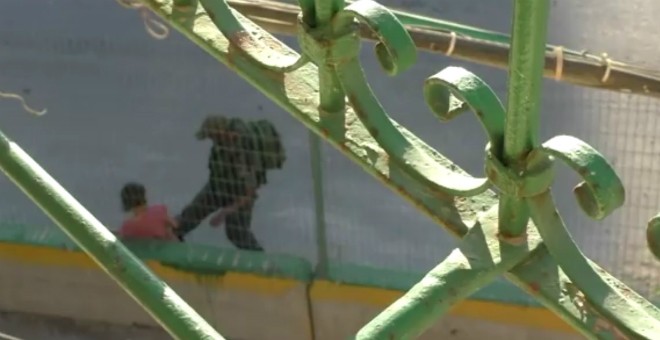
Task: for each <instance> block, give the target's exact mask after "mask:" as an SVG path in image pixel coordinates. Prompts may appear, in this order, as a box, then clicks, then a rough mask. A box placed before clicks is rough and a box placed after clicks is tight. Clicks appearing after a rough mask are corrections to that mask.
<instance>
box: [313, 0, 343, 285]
mask: <svg viewBox="0 0 660 340" xmlns="http://www.w3.org/2000/svg"><path fill="white" fill-rule="evenodd" d="M311 1H312V0H308V1H304V2H303V3H306V4H305V6H303V7H310V6H311ZM313 1H314V18H313V19H314V20H313V21H314V25H315V26H317V25H327V24H328V22H330V20H332V17H333V16H334V15H335V14H336V13H337V12H338V11H339V10H341V9H342V8H343V7H344V1H343V0H313ZM303 10H304V8H303ZM310 14H311V13H310ZM310 19H311V18H310ZM310 21H311V20H310ZM317 66H318V67H319V88H320V90H321V91H320V93H319V97H320V98H319V109H320V114H321V121H322V122H323V121H324V120H326V119H327V118H335V117H333V116H336V115H343V114H344V111H345V108H346V94H345V93H344V90H343V89H342V87H341V84H340V83H339V79H338V78H337V75H336V73H335V72H334V70H333V68H332V66H331V65H317ZM330 125H331V126H332V124H330ZM335 125H336V124H335ZM342 125H343V124H342ZM332 133H336V131H334V130H333V131H332ZM309 142H310V152H311V161H312V177H313V180H314V201H315V207H316V244H317V254H318V256H317V258H318V260H317V262H318V263H317V268H316V272H317V275H318V276H319V277H324V276H326V275H327V270H328V247H327V239H326V229H325V207H324V202H323V175H322V170H321V142H320V139H319V137H318V136H316V135H315V134H314V133H313V132H310V134H309Z"/></svg>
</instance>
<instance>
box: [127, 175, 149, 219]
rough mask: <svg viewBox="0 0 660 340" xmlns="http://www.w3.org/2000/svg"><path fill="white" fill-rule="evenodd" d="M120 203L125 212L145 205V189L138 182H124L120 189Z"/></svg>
mask: <svg viewBox="0 0 660 340" xmlns="http://www.w3.org/2000/svg"><path fill="white" fill-rule="evenodd" d="M121 205H122V209H124V211H125V212H128V211H131V210H133V209H135V208H139V207H142V206H145V205H147V191H146V190H145V189H144V186H143V185H142V184H140V183H135V182H131V183H126V184H125V185H124V187H123V188H122V189H121Z"/></svg>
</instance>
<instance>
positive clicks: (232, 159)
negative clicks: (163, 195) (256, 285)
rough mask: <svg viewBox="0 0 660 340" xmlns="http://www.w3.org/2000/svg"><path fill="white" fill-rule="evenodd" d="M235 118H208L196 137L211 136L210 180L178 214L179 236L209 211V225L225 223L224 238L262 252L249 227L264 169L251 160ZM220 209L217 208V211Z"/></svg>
mask: <svg viewBox="0 0 660 340" xmlns="http://www.w3.org/2000/svg"><path fill="white" fill-rule="evenodd" d="M245 132H246V131H245V125H244V123H243V121H242V120H240V119H238V118H227V117H222V116H212V117H207V118H206V119H205V120H204V122H203V123H202V126H201V128H200V130H199V131H198V132H197V134H196V137H197V139H199V140H204V139H207V138H208V139H211V141H212V142H213V146H212V147H211V153H210V156H209V162H208V168H209V180H208V182H207V183H206V185H204V187H203V188H202V190H201V191H200V192H199V193H198V194H197V195H196V196H195V197H194V198H193V200H192V202H190V203H189V204H188V205H187V206H186V207H184V209H183V210H182V212H181V214H180V215H179V216H178V223H179V226H178V228H177V229H175V232H176V233H177V236H178V237H179V239H181V240H182V241H183V238H184V237H185V235H186V234H187V233H189V232H191V231H192V230H194V229H195V228H196V227H197V226H198V225H199V224H200V223H201V222H202V221H203V220H204V219H206V218H207V217H208V216H209V215H210V214H212V213H214V212H216V211H217V213H216V214H215V215H214V216H213V217H212V218H211V221H210V223H211V225H212V226H218V225H220V224H222V223H223V222H224V224H225V232H226V235H227V238H228V239H229V241H230V242H231V243H233V244H234V245H235V246H236V247H237V248H239V249H245V250H254V251H263V248H262V247H261V245H260V244H259V242H258V241H257V239H256V238H255V236H254V234H253V233H252V231H251V230H250V223H251V221H252V209H253V207H254V202H255V200H256V199H257V188H258V187H259V186H260V185H262V184H264V183H265V170H263V169H260V167H259V166H258V165H257V164H255V163H256V162H254V161H252V160H251V159H252V157H251V154H250V153H251V152H252V153H254V152H255V151H256V150H254V148H253V146H252V145H250V144H251V143H249V138H246V136H245V135H244V134H245ZM218 210H219V211H218Z"/></svg>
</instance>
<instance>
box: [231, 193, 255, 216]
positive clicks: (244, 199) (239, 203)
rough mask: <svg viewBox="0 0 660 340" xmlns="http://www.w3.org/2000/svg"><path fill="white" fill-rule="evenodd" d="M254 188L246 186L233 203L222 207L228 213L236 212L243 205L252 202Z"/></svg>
mask: <svg viewBox="0 0 660 340" xmlns="http://www.w3.org/2000/svg"><path fill="white" fill-rule="evenodd" d="M256 192H257V191H256V189H254V188H248V189H247V190H246V193H245V195H243V196H241V197H239V198H238V199H237V200H236V201H235V202H234V204H232V205H230V206H228V207H226V208H224V209H223V210H224V211H227V212H228V213H232V212H236V211H238V209H240V208H242V207H244V206H245V205H247V204H249V203H252V201H254V196H255V194H256Z"/></svg>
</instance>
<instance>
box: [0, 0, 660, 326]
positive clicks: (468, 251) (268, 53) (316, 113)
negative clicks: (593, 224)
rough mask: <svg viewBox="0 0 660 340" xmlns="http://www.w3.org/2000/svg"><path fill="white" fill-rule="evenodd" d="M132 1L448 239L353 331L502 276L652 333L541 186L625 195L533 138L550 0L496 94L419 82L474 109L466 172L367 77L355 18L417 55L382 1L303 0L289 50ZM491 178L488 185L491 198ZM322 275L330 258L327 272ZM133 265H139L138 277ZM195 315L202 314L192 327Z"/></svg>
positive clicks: (79, 230)
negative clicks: (501, 93) (479, 156)
mask: <svg viewBox="0 0 660 340" xmlns="http://www.w3.org/2000/svg"><path fill="white" fill-rule="evenodd" d="M143 2H144V3H145V4H146V5H147V6H149V7H150V8H151V9H152V10H154V12H156V13H157V14H158V15H160V16H161V17H163V18H164V19H165V20H167V21H168V22H169V23H170V24H171V25H172V26H174V27H175V28H176V29H178V30H180V31H181V32H182V33H183V34H184V35H185V36H187V37H188V38H190V39H191V40H192V41H193V42H195V43H196V44H198V45H199V46H200V47H202V48H203V49H204V50H206V51H207V52H209V53H210V54H211V55H213V56H214V57H216V58H217V59H219V60H220V61H221V62H223V63H225V64H226V65H227V66H228V67H230V68H231V69H233V70H235V71H236V72H237V73H239V74H240V75H241V76H243V77H244V78H245V79H246V80H247V81H249V82H250V83H251V84H252V85H254V86H255V88H257V89H259V90H260V91H262V92H263V93H264V94H266V95H267V96H268V97H269V98H271V99H272V100H273V101H274V102H275V103H277V104H279V105H280V106H282V107H283V108H284V109H285V110H287V111H288V112H290V113H291V114H292V115H293V116H294V117H295V118H297V119H298V120H300V121H301V122H302V123H303V124H305V125H306V126H307V127H308V128H309V129H310V130H311V131H313V132H314V133H316V134H317V135H319V136H321V137H323V138H324V139H326V140H327V141H328V142H329V143H330V144H332V145H333V146H335V147H337V148H338V149H339V150H340V151H341V152H343V153H344V154H345V155H346V156H347V157H349V158H350V159H352V160H353V161H355V162H356V163H358V164H359V165H360V166H362V167H363V168H364V169H365V171H367V172H368V173H370V174H372V175H373V176H375V177H376V178H378V179H379V180H380V181H381V182H382V183H383V184H384V185H386V186H388V187H389V188H391V189H392V190H394V191H396V192H397V193H399V194H400V195H401V196H403V197H404V198H406V199H408V200H409V201H410V202H411V203H413V204H414V205H415V206H416V207H417V208H419V209H420V211H422V212H423V213H425V214H427V215H428V216H430V217H431V218H432V219H433V220H434V221H436V222H438V224H440V225H442V226H444V227H445V228H447V229H448V230H449V231H450V232H451V233H452V234H454V235H456V236H458V237H460V238H461V241H460V246H459V247H458V248H457V249H455V250H454V252H453V253H452V254H451V255H450V256H449V257H448V258H447V259H445V260H444V261H443V262H441V263H440V264H439V265H438V266H437V267H436V268H435V269H433V270H432V271H431V272H429V273H428V274H427V276H426V277H425V278H423V279H422V280H421V281H420V282H419V283H418V284H416V285H415V286H413V288H412V289H411V290H410V291H409V292H408V293H407V294H405V295H404V296H403V297H402V298H401V299H400V300H398V301H397V302H395V303H394V304H393V305H392V306H390V307H388V308H387V309H386V310H385V311H384V312H383V313H381V314H380V315H379V316H377V317H376V318H375V319H374V320H373V321H372V322H370V323H369V324H367V325H366V326H365V327H364V328H363V329H362V330H360V331H359V333H358V334H357V335H356V338H357V339H382V338H383V337H387V338H390V339H401V338H410V337H414V336H416V335H418V334H421V333H422V332H423V331H424V330H425V329H426V328H428V327H429V326H430V325H431V324H432V323H433V321H434V320H435V319H436V318H438V317H440V316H441V315H443V314H444V313H446V311H447V310H448V309H449V308H451V306H453V305H454V304H456V303H457V302H458V301H460V300H461V299H464V298H466V297H468V296H469V295H470V294H472V293H474V292H476V291H477V290H479V289H480V288H481V287H484V286H486V285H487V284H488V283H489V282H491V281H493V280H495V279H496V278H497V277H498V276H500V275H503V276H504V277H506V278H507V279H509V280H510V281H511V282H513V283H514V284H515V285H517V286H518V287H519V288H521V289H523V290H524V291H526V292H527V293H529V294H530V295H531V296H532V297H534V298H535V299H537V300H538V301H539V302H540V303H541V304H543V305H544V306H546V307H547V308H549V309H551V310H552V311H554V312H555V313H557V314H558V315H559V316H560V317H562V318H563V319H564V320H565V321H566V322H568V323H569V324H571V325H572V326H574V327H575V328H576V329H578V330H579V331H580V332H581V333H582V334H584V335H585V336H586V337H588V338H594V339H651V338H653V337H654V336H657V334H660V310H658V308H656V307H655V306H653V305H652V304H651V303H650V302H648V301H646V300H645V299H643V298H642V297H640V296H639V295H638V294H636V293H635V292H633V291H632V290H630V289H629V288H628V287H626V286H625V285H624V284H622V283H621V282H619V281H618V280H617V279H615V278H613V277H612V276H611V275H609V274H608V273H607V272H605V271H604V270H602V269H601V268H600V267H598V266H597V265H596V264H595V263H593V262H591V261H590V260H589V259H588V258H586V257H585V256H584V254H582V253H581V252H580V250H579V249H578V247H577V246H576V245H575V243H574V242H573V240H572V239H571V237H570V234H569V233H568V230H567V228H566V226H565V225H564V224H563V221H562V220H561V217H560V215H559V213H558V212H557V210H556V208H555V204H554V202H553V200H552V194H551V191H550V186H551V184H552V181H553V172H552V166H553V163H554V161H555V160H561V161H563V162H564V163H566V164H567V165H569V166H570V167H571V168H572V169H574V170H575V171H576V172H577V173H578V175H579V176H580V177H581V178H582V180H583V182H581V183H580V184H579V185H578V186H577V187H576V189H575V194H576V198H577V200H578V204H579V205H580V207H581V208H582V209H583V210H584V212H585V213H586V214H587V215H588V216H589V217H591V218H594V219H603V218H605V217H607V216H608V215H609V214H610V213H611V212H612V211H613V210H615V209H616V208H618V207H620V206H621V205H622V204H623V201H624V198H625V193H624V190H623V186H622V185H621V182H620V180H619V178H618V176H617V175H616V173H615V172H614V170H613V169H612V167H611V166H610V165H609V164H608V163H607V161H606V160H605V159H604V158H603V156H602V155H600V154H599V153H598V152H597V151H596V150H594V149H593V148H591V147H590V146H589V145H587V144H586V143H584V142H582V141H580V140H578V139H576V138H574V137H569V136H559V137H554V138H552V139H550V140H549V141H547V142H545V143H542V144H539V143H538V140H537V129H538V126H537V125H538V115H539V112H538V111H539V99H540V95H541V72H542V64H543V61H542V60H543V59H542V57H543V54H544V51H545V48H546V47H545V34H546V25H547V17H548V0H516V1H515V6H514V21H513V36H512V52H511V74H510V83H509V97H508V101H507V106H506V109H505V108H504V106H503V105H502V103H501V102H500V100H499V99H498V98H497V96H496V95H495V94H494V93H493V91H492V90H491V89H490V88H489V87H488V86H487V85H486V84H485V83H484V82H483V81H482V80H481V79H479V78H478V77H477V76H476V75H474V74H472V73H470V72H469V71H467V70H465V69H462V68H456V67H448V68H445V69H444V70H442V71H440V72H439V73H437V74H436V75H434V76H431V77H430V78H429V79H427V81H426V82H425V85H424V89H423V91H424V96H425V98H426V101H427V104H428V106H429V107H430V108H431V110H432V111H433V112H434V113H435V114H436V115H437V116H438V118H440V120H443V121H448V120H451V118H453V117H455V116H456V115H458V114H460V113H461V112H464V111H468V110H470V111H473V112H474V113H475V114H476V115H477V117H478V119H479V120H480V122H481V124H482V125H483V127H484V130H485V132H486V134H487V136H488V139H489V143H488V145H487V146H486V150H485V160H486V166H485V169H484V172H485V176H484V177H483V178H474V177H472V176H470V175H468V174H466V173H465V172H464V171H462V170H461V169H459V168H458V167H457V166H455V165H454V164H453V163H452V162H451V161H450V160H448V159H446V158H445V157H443V156H442V155H441V154H440V153H438V152H437V151H436V150H434V149H433V148H431V147H430V146H428V145H426V144H425V143H424V142H423V141H421V140H419V139H418V138H417V137H416V136H414V135H413V134H412V133H410V132H409V131H408V130H407V129H405V128H404V127H402V126H400V125H399V124H397V123H396V122H395V121H394V120H392V119H391V118H390V116H389V115H388V113H387V111H386V109H385V108H384V107H383V106H382V105H381V103H380V102H379V100H378V99H377V98H376V96H375V95H374V93H373V92H372V91H371V88H370V87H369V84H368V82H367V80H366V78H365V75H364V72H363V70H362V66H361V62H360V59H359V52H360V47H361V42H360V38H359V32H358V29H359V25H357V23H358V22H360V23H363V24H365V25H366V26H368V27H370V28H371V30H372V31H373V32H374V33H375V35H376V36H377V37H378V40H379V42H378V43H377V44H376V47H375V54H376V59H377V60H378V62H379V63H380V65H381V66H382V68H383V70H384V71H385V72H386V73H387V74H388V75H391V76H395V75H397V74H399V73H401V72H404V71H405V70H406V69H408V68H409V67H410V66H412V65H413V64H414V63H415V61H416V55H417V52H416V49H415V46H414V44H413V42H412V40H411V38H410V36H409V35H408V33H407V31H406V30H405V29H404V27H403V24H402V23H401V21H399V19H398V18H397V15H396V14H395V13H394V12H392V11H390V10H389V9H387V8H386V7H384V6H382V5H380V4H378V3H376V2H374V1H372V0H359V1H356V2H351V3H345V2H344V1H343V0H325V1H324V0H300V1H299V3H300V6H301V9H302V11H301V16H300V17H299V20H298V25H297V26H298V42H299V45H300V49H301V52H302V54H301V55H300V54H298V53H296V52H294V51H293V50H292V49H291V48H289V47H287V46H286V45H284V44H283V43H282V42H280V41H278V40H277V39H275V38H274V37H273V36H271V35H270V34H268V33H267V32H265V31H264V30H263V29H261V28H260V27H258V26H256V25H255V24H254V23H252V22H251V21H249V20H247V19H246V18H245V17H244V16H242V15H241V14H239V13H238V12H236V11H234V10H233V9H231V8H230V7H229V6H228V4H227V2H226V1H225V0H200V1H199V2H196V1H193V0H143ZM8 151H11V150H10V149H9V148H7V150H5V157H4V158H0V160H1V161H2V163H3V167H4V168H5V170H6V171H7V173H9V174H10V176H11V177H12V178H13V179H14V180H16V181H17V182H18V183H19V184H20V185H21V186H22V187H23V188H24V189H25V191H26V192H28V193H30V195H31V198H32V199H34V200H35V202H38V203H39V204H41V206H42V208H43V209H44V210H47V211H49V212H50V213H51V216H52V217H53V219H55V220H56V221H58V223H59V224H60V226H61V227H62V228H63V229H64V230H66V231H67V232H68V233H69V234H70V236H72V237H73V238H74V239H75V240H76V241H77V242H78V243H79V244H81V246H82V248H83V249H85V250H86V251H88V252H90V253H91V254H92V255H93V256H96V259H97V261H98V263H99V264H100V265H102V266H103V267H104V268H106V270H107V271H108V272H109V273H110V274H111V275H113V276H114V277H115V278H117V279H118V280H119V281H120V282H122V283H124V284H125V287H126V289H127V290H128V291H131V292H133V294H134V296H135V297H136V299H137V300H139V301H142V302H143V305H144V306H145V308H146V309H148V310H150V311H152V312H153V313H154V315H155V316H156V317H157V318H158V319H159V320H160V321H161V323H162V324H163V326H164V327H166V328H168V330H170V331H171V332H172V333H173V335H175V336H177V337H178V338H185V339H204V338H219V335H217V334H215V333H213V331H212V330H211V329H210V327H208V326H207V325H206V323H205V322H204V321H203V320H201V318H198V317H197V316H196V315H195V314H194V312H192V310H189V309H187V310H186V311H185V313H184V314H186V313H187V314H188V315H191V316H192V317H191V318H190V319H187V320H186V321H185V322H183V323H181V321H182V320H180V318H178V317H181V316H182V315H183V314H174V315H175V316H174V317H171V315H170V314H167V313H169V312H174V313H177V312H179V311H180V310H179V309H177V308H178V307H181V306H182V308H183V307H187V306H186V305H185V303H184V302H182V301H181V302H180V306H173V305H170V306H169V307H170V308H171V310H168V309H167V308H163V306H161V305H160V303H161V301H155V300H152V299H151V298H152V297H153V296H151V295H149V294H150V293H152V291H150V287H149V285H150V284H157V283H158V282H159V281H157V279H155V278H154V277H153V275H151V274H150V273H149V272H148V271H146V269H144V267H142V266H140V265H139V262H137V261H136V260H135V259H134V258H133V257H132V254H131V253H130V252H128V251H127V250H126V249H125V248H124V247H123V246H122V245H121V244H119V243H117V242H112V244H115V245H116V246H114V247H111V248H107V247H106V248H104V247H103V245H104V244H106V245H107V244H108V242H109V241H111V237H110V236H109V235H108V233H107V230H105V229H104V228H103V227H102V226H100V224H99V223H98V222H96V221H95V220H94V219H93V217H91V215H89V214H88V213H87V212H86V211H84V210H82V208H79V209H78V208H76V207H74V208H75V209H74V208H72V205H71V204H68V203H71V202H66V200H64V199H62V198H61V197H60V198H58V196H57V195H54V196H48V194H53V193H58V192H59V191H61V190H60V189H57V188H56V189H57V190H54V189H53V188H54V187H53V188H47V187H40V185H41V186H47V185H53V183H54V181H51V180H50V179H49V180H47V181H43V178H44V177H43V175H44V173H36V172H34V171H33V172H30V171H24V169H21V168H16V169H18V171H19V172H15V173H12V171H16V169H12V168H11V167H12V166H15V165H16V164H18V163H12V162H15V161H16V159H15V158H14V159H12V157H15V156H16V155H11V153H10V152H8ZM7 155H10V156H7ZM23 165H25V164H23ZM28 165H29V164H28ZM20 171H23V173H21V172H20ZM17 174H18V175H17ZM40 176H41V182H40ZM491 187H492V188H494V189H495V191H496V192H498V193H499V194H500V197H499V200H500V202H499V204H497V201H498V197H496V196H495V195H494V192H493V191H491V190H490V188H491ZM39 190H41V191H39ZM59 194H61V192H59ZM44 202H45V203H44ZM67 214H68V215H67ZM530 217H531V219H530ZM659 228H660V227H659V223H658V219H654V220H652V221H651V223H650V224H649V226H648V240H649V245H650V247H651V249H652V251H654V253H655V254H656V255H657V254H658V243H657V241H658V233H659V232H658V229H659ZM146 249H148V248H146ZM110 255H114V256H119V257H120V258H121V259H122V260H126V261H127V262H126V263H125V266H126V267H125V268H130V270H128V271H125V272H122V271H118V270H117V268H116V266H115V267H112V263H111V262H109V261H110V258H108V256H110ZM131 274H136V276H134V277H132V276H131ZM332 275H333V274H332V270H331V268H328V276H329V277H332ZM142 278H146V280H143V281H144V282H142V281H139V280H138V279H142ZM142 294H146V295H142ZM175 297H176V296H175ZM175 307H177V308H175ZM158 313H164V314H158ZM194 325H197V326H199V327H197V328H195V329H194V330H192V328H194V327H193V326H194ZM179 327H180V328H179ZM186 332H189V333H186ZM194 332H197V333H194Z"/></svg>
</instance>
